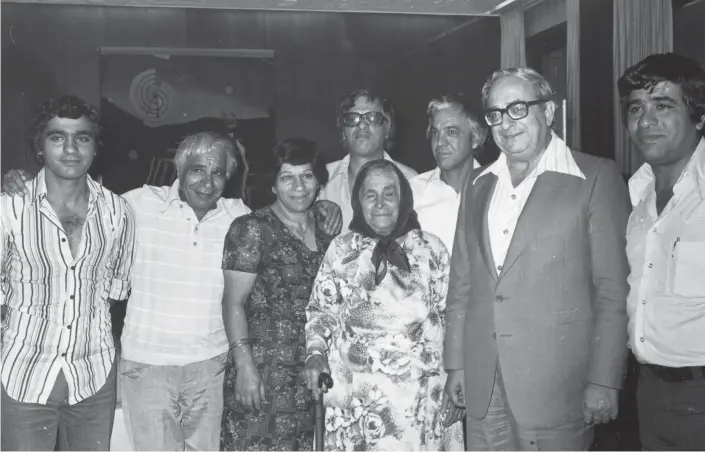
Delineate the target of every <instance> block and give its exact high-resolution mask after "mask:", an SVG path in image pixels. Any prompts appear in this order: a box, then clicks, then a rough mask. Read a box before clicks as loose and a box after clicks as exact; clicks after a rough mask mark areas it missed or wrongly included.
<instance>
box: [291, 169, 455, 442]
mask: <svg viewBox="0 0 705 452" xmlns="http://www.w3.org/2000/svg"><path fill="white" fill-rule="evenodd" d="M413 204H414V201H413V195H412V193H411V188H410V186H409V183H408V181H407V180H406V178H405V177H404V175H403V174H402V172H401V171H400V170H399V169H398V168H397V167H396V166H395V165H394V164H393V163H392V162H389V161H385V160H375V161H372V162H368V163H367V164H365V165H364V166H363V167H362V168H361V169H360V172H359V174H358V176H357V178H356V179H355V184H354V186H353V190H352V206H353V220H352V222H351V223H350V228H349V229H350V232H348V233H346V234H343V235H341V236H338V237H337V238H335V239H334V240H333V242H332V243H331V245H330V247H329V248H328V251H327V253H326V255H325V257H324V259H323V263H322V264H321V268H320V269H319V272H318V275H317V276H316V280H315V282H314V286H313V290H312V293H311V300H310V301H309V304H308V307H307V308H306V316H307V323H306V352H307V353H306V354H307V359H306V366H305V370H304V377H305V380H306V382H307V385H308V387H309V389H311V390H312V391H313V392H314V394H315V393H317V392H318V389H317V381H318V376H319V374H320V373H321V372H327V373H330V374H331V376H332V377H333V380H334V383H335V384H334V385H333V387H332V388H330V389H329V390H328V392H327V395H326V397H325V399H324V400H325V407H326V415H325V428H326V431H325V449H326V450H458V449H462V448H463V439H462V429H461V425H460V424H459V423H453V424H452V425H450V426H449V427H446V425H447V424H448V422H444V420H445V418H446V417H447V416H448V417H454V418H456V419H457V416H456V415H455V414H454V413H451V412H450V411H449V412H446V410H445V408H446V406H447V404H445V403H443V386H444V384H445V372H444V370H443V367H442V359H441V357H442V354H443V333H444V314H445V296H446V291H447V285H448V272H449V267H448V263H449V258H448V252H447V250H446V248H445V246H444V245H443V243H442V242H441V240H440V239H438V238H437V237H436V236H434V235H432V234H429V233H427V232H424V231H421V230H420V228H419V223H418V220H417V218H416V212H414V210H413ZM451 405H452V404H451ZM449 410H451V411H452V410H453V408H450V409H449ZM454 420H455V419H454Z"/></svg>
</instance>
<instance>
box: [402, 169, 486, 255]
mask: <svg viewBox="0 0 705 452" xmlns="http://www.w3.org/2000/svg"><path fill="white" fill-rule="evenodd" d="M473 163H474V165H473V168H479V167H480V164H479V163H478V162H477V160H474V162H473ZM409 183H410V184H411V190H412V191H413V193H414V210H415V211H416V214H417V215H418V217H419V224H421V229H423V230H424V231H427V232H430V233H431V234H433V235H435V236H436V237H438V238H439V239H441V241H442V242H443V244H444V245H445V246H446V248H447V249H448V253H452V252H453V240H454V238H455V225H456V224H457V222H458V209H459V208H460V193H457V192H456V191H455V190H453V188H452V187H451V186H450V185H448V184H446V183H445V182H443V181H442V180H441V169H440V168H438V167H436V168H435V169H432V170H431V171H426V172H425V173H422V174H419V175H418V176H415V177H413V178H412V179H411V180H410V181H409Z"/></svg>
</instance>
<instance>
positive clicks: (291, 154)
mask: <svg viewBox="0 0 705 452" xmlns="http://www.w3.org/2000/svg"><path fill="white" fill-rule="evenodd" d="M272 157H273V158H274V174H273V176H274V177H273V178H272V185H274V184H275V183H276V180H277V176H278V175H279V172H280V171H281V169H282V166H284V164H285V163H288V164H289V165H293V166H299V165H306V164H307V163H310V164H311V170H312V171H313V175H314V176H315V177H316V180H317V181H318V186H319V190H320V188H321V187H323V186H324V185H326V184H327V183H328V170H327V169H326V162H325V160H323V156H322V155H321V153H320V152H318V144H317V143H316V142H315V141H313V140H309V139H308V138H303V137H295V138H285V139H283V140H281V141H280V142H279V143H277V144H276V145H275V146H274V148H273V149H272Z"/></svg>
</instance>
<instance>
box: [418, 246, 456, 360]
mask: <svg viewBox="0 0 705 452" xmlns="http://www.w3.org/2000/svg"><path fill="white" fill-rule="evenodd" d="M428 246H430V247H431V250H430V255H429V259H430V261H431V262H429V264H430V265H429V267H430V274H429V275H424V276H425V277H427V278H428V284H429V286H430V287H429V303H430V306H429V308H430V315H429V316H428V317H427V320H426V322H425V323H426V324H425V325H424V327H423V331H424V340H423V350H424V353H423V356H424V358H425V359H424V358H422V359H424V361H425V362H426V365H428V366H429V367H430V368H432V369H435V370H441V369H442V368H443V359H442V358H443V336H444V334H445V328H446V322H445V314H446V295H447V293H448V275H449V273H450V265H449V261H450V258H449V256H448V251H446V248H445V246H443V244H442V243H441V241H440V240H437V241H429V243H428Z"/></svg>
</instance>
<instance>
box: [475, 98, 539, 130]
mask: <svg viewBox="0 0 705 452" xmlns="http://www.w3.org/2000/svg"><path fill="white" fill-rule="evenodd" d="M544 102H548V101H547V100H546V99H538V100H530V101H524V100H518V101H516V102H512V103H511V104H509V105H507V106H506V107H505V108H491V109H489V110H485V122H487V125H489V126H490V127H494V126H498V125H500V124H501V123H502V118H503V117H504V114H505V113H506V114H507V115H508V116H509V117H510V118H512V119H524V118H526V117H527V116H528V114H529V107H531V106H532V105H537V104H542V103H544Z"/></svg>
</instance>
